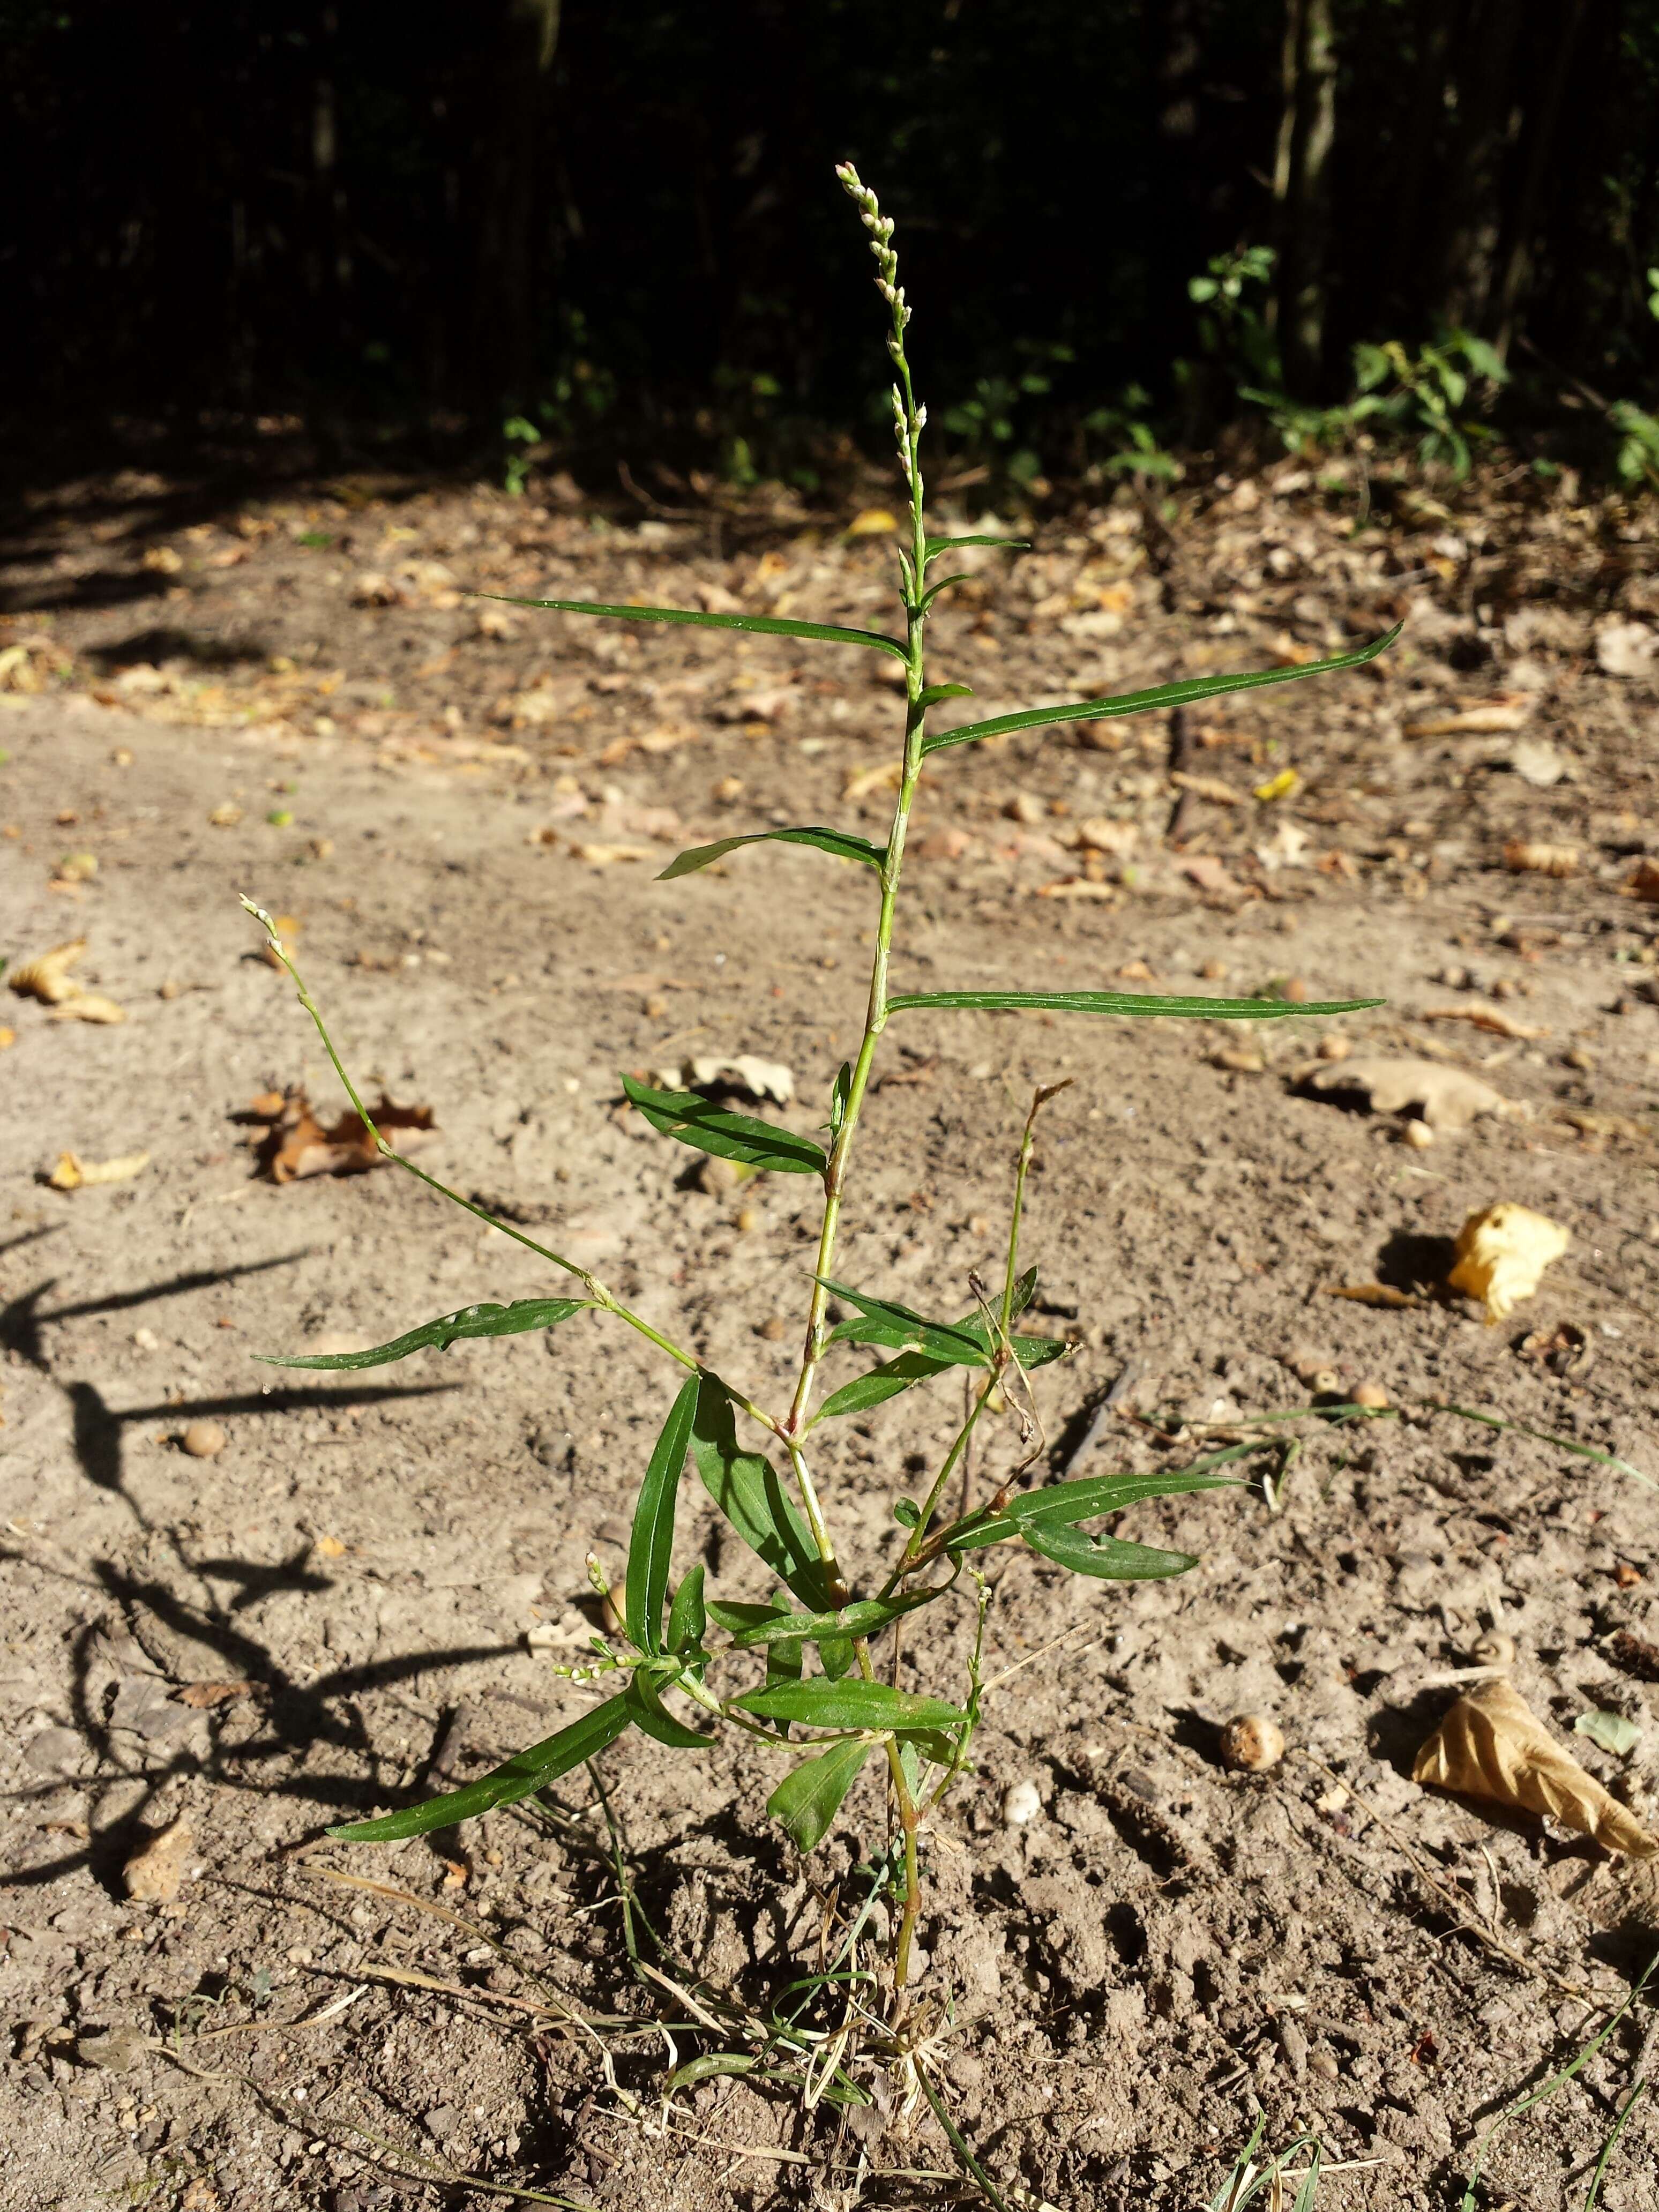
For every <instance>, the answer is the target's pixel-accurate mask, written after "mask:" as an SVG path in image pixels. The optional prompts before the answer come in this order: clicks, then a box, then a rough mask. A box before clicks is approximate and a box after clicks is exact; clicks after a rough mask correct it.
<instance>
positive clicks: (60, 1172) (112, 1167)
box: [46, 1152, 149, 1190]
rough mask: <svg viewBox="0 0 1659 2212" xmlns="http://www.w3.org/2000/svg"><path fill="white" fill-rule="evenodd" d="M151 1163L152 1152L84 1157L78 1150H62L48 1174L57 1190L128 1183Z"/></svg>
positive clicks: (47, 1178) (48, 1179)
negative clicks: (104, 1158) (110, 1183)
mask: <svg viewBox="0 0 1659 2212" xmlns="http://www.w3.org/2000/svg"><path fill="white" fill-rule="evenodd" d="M148 1166H149V1153H148V1152H123V1153H122V1155H121V1157H120V1158H118V1159H114V1160H83V1159H82V1158H81V1155H80V1154H79V1153H78V1152H59V1153H58V1164H57V1166H56V1167H55V1168H54V1169H53V1170H52V1173H51V1174H50V1175H49V1176H47V1177H46V1181H47V1182H48V1183H50V1184H51V1186H52V1189H53V1190H82V1189H86V1188H90V1186H92V1185H93V1184H94V1183H100V1182H128V1181H129V1180H130V1179H131V1177H132V1176H136V1175H142V1174H143V1171H144V1170H145V1169H146V1168H147V1167H148Z"/></svg>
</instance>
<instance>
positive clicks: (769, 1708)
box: [732, 1675, 968, 1729]
mask: <svg viewBox="0 0 1659 2212" xmlns="http://www.w3.org/2000/svg"><path fill="white" fill-rule="evenodd" d="M732 1704H733V1705H735V1706H736V1707H737V1709H738V1711H739V1712H745V1713H756V1714H758V1715H759V1717H761V1718H762V1719H763V1720H769V1721H798V1722H799V1723H801V1724H802V1726H803V1727H806V1728H831V1729H925V1728H953V1727H959V1726H960V1725H961V1723H963V1721H965V1720H966V1719H967V1717H968V1716H967V1714H966V1713H964V1712H963V1711H962V1710H961V1709H960V1707H958V1706H956V1705H947V1704H946V1703H945V1700H944V1699H943V1698H922V1697H918V1696H916V1695H915V1692H912V1691H909V1690H895V1689H893V1688H891V1687H890V1685H889V1684H887V1683H885V1682H866V1681H864V1680H861V1679H860V1680H852V1681H847V1682H829V1681H825V1680H823V1678H822V1677H821V1676H817V1675H814V1676H813V1677H812V1678H811V1680H808V1681H803V1682H769V1683H768V1684H767V1685H766V1686H765V1688H764V1689H761V1690H750V1692H748V1694H747V1695H746V1696H745V1697H741V1698H734V1699H732Z"/></svg>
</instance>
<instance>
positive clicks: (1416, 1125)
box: [1401, 1121, 1434, 1152]
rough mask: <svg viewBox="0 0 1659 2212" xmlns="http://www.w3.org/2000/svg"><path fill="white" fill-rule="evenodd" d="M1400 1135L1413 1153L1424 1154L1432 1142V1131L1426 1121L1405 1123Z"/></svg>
mask: <svg viewBox="0 0 1659 2212" xmlns="http://www.w3.org/2000/svg"><path fill="white" fill-rule="evenodd" d="M1401 1134H1402V1137H1403V1139H1404V1141H1405V1142H1406V1143H1407V1144H1408V1145H1409V1146H1411V1148H1412V1150H1413V1152H1427V1151H1428V1149H1429V1147H1430V1146H1431V1144H1433V1142H1434V1131H1433V1130H1432V1129H1431V1128H1430V1127H1429V1125H1428V1123H1427V1122H1426V1121H1407V1124H1406V1126H1405V1128H1404V1130H1403V1131H1402V1132H1401Z"/></svg>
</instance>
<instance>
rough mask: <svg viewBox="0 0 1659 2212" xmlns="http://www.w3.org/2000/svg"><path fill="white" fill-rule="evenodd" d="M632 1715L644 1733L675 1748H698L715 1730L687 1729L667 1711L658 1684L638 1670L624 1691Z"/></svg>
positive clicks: (631, 1718) (685, 1749)
mask: <svg viewBox="0 0 1659 2212" xmlns="http://www.w3.org/2000/svg"><path fill="white" fill-rule="evenodd" d="M623 1697H624V1698H625V1699H627V1701H628V1713H629V1719H630V1720H631V1721H632V1722H633V1723H634V1725H635V1728H637V1729H639V1730H640V1731H641V1734H642V1735H648V1736H653V1737H654V1738H655V1739H656V1741H658V1742H659V1743H663V1744H666V1745H667V1746H668V1747H669V1749H670V1750H671V1751H698V1750H701V1749H702V1747H703V1746H704V1745H705V1744H707V1743H708V1742H709V1741H711V1732H710V1731H708V1730H706V1729H691V1728H687V1727H685V1726H684V1723H681V1722H679V1721H677V1720H676V1719H675V1718H674V1716H673V1715H672V1713H671V1712H669V1711H666V1710H665V1707H664V1705H663V1702H662V1699H661V1698H660V1696H659V1694H658V1691H657V1686H656V1684H655V1683H654V1682H653V1680H651V1677H650V1676H649V1675H648V1674H640V1673H638V1672H636V1673H635V1675H634V1677H633V1679H632V1680H631V1681H630V1682H629V1685H628V1687H627V1688H626V1689H625V1690H624V1691H623Z"/></svg>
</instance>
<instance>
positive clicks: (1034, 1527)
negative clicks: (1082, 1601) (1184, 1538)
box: [1019, 1520, 1198, 1583]
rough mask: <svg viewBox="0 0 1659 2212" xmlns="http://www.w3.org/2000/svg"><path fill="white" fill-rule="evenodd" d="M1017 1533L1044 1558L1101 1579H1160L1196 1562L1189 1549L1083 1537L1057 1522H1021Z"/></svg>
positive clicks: (1179, 1573)
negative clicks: (1162, 1549)
mask: <svg viewBox="0 0 1659 2212" xmlns="http://www.w3.org/2000/svg"><path fill="white" fill-rule="evenodd" d="M1019 1533H1020V1534H1021V1535H1022V1536H1024V1539H1025V1541H1026V1542H1027V1543H1028V1544H1029V1545H1030V1547H1031V1549H1032V1550H1033V1551H1034V1552H1040V1553H1042V1557H1043V1558H1044V1559H1053V1560H1054V1562H1055V1563H1056V1565H1060V1566H1062V1567H1069V1568H1070V1569H1071V1571H1072V1572H1073V1574H1074V1575H1093V1576H1095V1577H1097V1579H1098V1580H1099V1581H1101V1582H1109V1583H1146V1582H1159V1581H1162V1580H1163V1579H1164V1577H1165V1576H1168V1575H1184V1574H1185V1573H1186V1571H1187V1570H1188V1568H1189V1567H1195V1566H1196V1565H1198V1561H1197V1559H1196V1558H1195V1557H1194V1554H1193V1553H1190V1552H1160V1551H1158V1550H1156V1549H1154V1547H1152V1545H1150V1544H1124V1543H1120V1542H1119V1541H1118V1539H1117V1538H1116V1537H1115V1536H1099V1537H1095V1536H1086V1535H1085V1534H1084V1533H1083V1531H1082V1529H1080V1528H1068V1527H1067V1526H1066V1524H1065V1523H1064V1522H1060V1521H1036V1520H1033V1521H1022V1522H1020V1523H1019Z"/></svg>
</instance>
